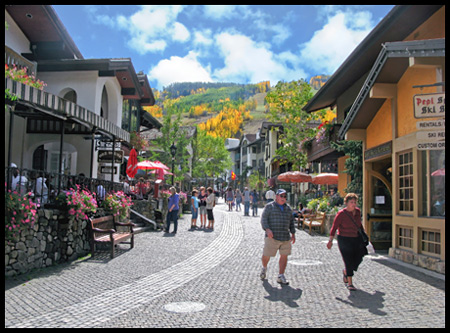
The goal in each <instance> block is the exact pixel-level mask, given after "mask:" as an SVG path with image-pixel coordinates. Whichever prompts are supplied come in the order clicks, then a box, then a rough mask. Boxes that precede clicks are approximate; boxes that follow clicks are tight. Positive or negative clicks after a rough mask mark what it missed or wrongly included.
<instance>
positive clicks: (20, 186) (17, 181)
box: [10, 163, 28, 196]
mask: <svg viewBox="0 0 450 333" xmlns="http://www.w3.org/2000/svg"><path fill="white" fill-rule="evenodd" d="M10 167H11V168H12V182H11V190H12V191H13V192H14V191H16V192H18V193H20V195H22V196H23V195H25V194H26V193H27V185H28V179H27V177H25V176H22V175H21V174H20V171H19V169H18V168H17V165H16V164H15V163H11V166H10Z"/></svg>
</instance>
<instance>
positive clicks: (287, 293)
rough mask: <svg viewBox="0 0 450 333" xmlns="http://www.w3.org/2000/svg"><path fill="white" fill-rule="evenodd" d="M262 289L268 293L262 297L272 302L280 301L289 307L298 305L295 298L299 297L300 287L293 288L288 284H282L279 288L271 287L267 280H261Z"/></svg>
mask: <svg viewBox="0 0 450 333" xmlns="http://www.w3.org/2000/svg"><path fill="white" fill-rule="evenodd" d="M263 286H264V289H266V291H267V292H268V293H269V295H268V296H264V298H266V299H268V300H269V301H272V302H278V301H282V302H283V303H285V304H286V305H288V306H290V307H291V308H297V307H298V306H299V305H298V304H297V303H296V300H298V299H300V297H301V296H302V293H303V292H302V290H301V289H298V288H297V289H294V288H292V287H290V286H282V287H281V288H278V287H273V286H272V285H271V284H270V283H269V282H268V281H267V280H264V282H263Z"/></svg>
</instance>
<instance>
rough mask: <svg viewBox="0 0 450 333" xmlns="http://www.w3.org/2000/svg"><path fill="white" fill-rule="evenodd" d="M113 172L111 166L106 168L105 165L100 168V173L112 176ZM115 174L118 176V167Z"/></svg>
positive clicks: (115, 168)
mask: <svg viewBox="0 0 450 333" xmlns="http://www.w3.org/2000/svg"><path fill="white" fill-rule="evenodd" d="M112 170H113V169H112V168H111V167H110V166H104V165H102V166H101V167H100V173H105V174H111V171H112ZM114 174H115V175H117V167H116V166H115V167H114Z"/></svg>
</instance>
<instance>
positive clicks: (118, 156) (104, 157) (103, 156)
mask: <svg viewBox="0 0 450 333" xmlns="http://www.w3.org/2000/svg"><path fill="white" fill-rule="evenodd" d="M112 159H113V151H112V150H99V151H98V159H97V161H98V162H99V163H112ZM114 163H118V164H122V163H123V150H116V151H114Z"/></svg>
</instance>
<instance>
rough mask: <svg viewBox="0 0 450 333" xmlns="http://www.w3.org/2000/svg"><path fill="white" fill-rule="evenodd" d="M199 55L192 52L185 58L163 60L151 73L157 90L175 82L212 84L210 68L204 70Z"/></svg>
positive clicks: (150, 76) (150, 75)
mask: <svg viewBox="0 0 450 333" xmlns="http://www.w3.org/2000/svg"><path fill="white" fill-rule="evenodd" d="M197 56H198V54H197V53H195V52H193V51H190V52H189V53H188V54H187V55H186V56H185V57H183V58H181V57H177V56H172V57H170V59H164V60H161V61H160V62H159V63H158V64H157V65H156V66H154V67H153V68H152V69H151V70H150V72H149V74H148V75H149V80H156V81H157V82H158V85H157V87H156V88H158V89H160V90H161V89H162V87H165V86H168V85H169V84H171V83H173V82H212V81H213V80H212V78H211V75H210V68H209V67H207V68H204V67H203V66H202V65H201V64H200V62H199V61H198V60H197Z"/></svg>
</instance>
